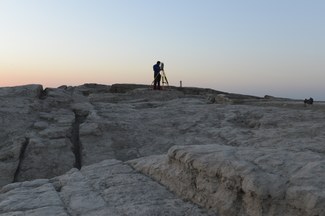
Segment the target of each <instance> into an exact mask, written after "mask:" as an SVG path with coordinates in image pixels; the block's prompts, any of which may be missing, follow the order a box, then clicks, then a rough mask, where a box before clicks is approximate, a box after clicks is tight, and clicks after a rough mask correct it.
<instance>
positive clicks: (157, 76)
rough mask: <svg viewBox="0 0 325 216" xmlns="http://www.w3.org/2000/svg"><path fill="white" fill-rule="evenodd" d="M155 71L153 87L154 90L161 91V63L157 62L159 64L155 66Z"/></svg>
mask: <svg viewBox="0 0 325 216" xmlns="http://www.w3.org/2000/svg"><path fill="white" fill-rule="evenodd" d="M153 71H154V81H153V82H154V85H153V89H154V90H160V79H161V75H160V71H161V68H160V61H157V64H155V65H154V66H153Z"/></svg>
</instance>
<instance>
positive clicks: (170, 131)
mask: <svg viewBox="0 0 325 216" xmlns="http://www.w3.org/2000/svg"><path fill="white" fill-rule="evenodd" d="M324 119H325V104H324V103H321V102H318V101H315V103H314V104H313V105H312V106H306V107H305V106H304V105H303V101H302V100H301V101H296V100H290V99H285V98H281V99H280V98H276V97H266V98H259V97H254V96H247V95H240V94H231V93H226V92H221V91H215V90H212V89H200V88H176V87H170V88H169V89H168V90H164V91H153V90H151V89H150V88H149V86H146V85H135V84H134V85H133V84H116V85H112V86H107V85H99V84H85V85H82V86H76V87H70V86H61V87H59V88H46V89H43V87H42V86H41V85H26V86H19V87H8V88H0V123H1V124H0V188H1V187H2V189H1V190H2V194H6V195H3V197H5V196H7V195H10V194H7V192H5V190H6V189H4V188H7V187H11V186H9V185H12V184H11V183H14V184H13V185H15V187H16V189H15V190H13V191H12V193H13V192H14V191H16V192H17V193H15V197H16V198H17V199H18V198H19V197H20V195H21V197H24V196H26V197H28V195H27V194H28V192H26V191H25V189H26V187H25V186H24V184H30V183H31V182H34V180H35V181H36V183H35V182H34V183H31V184H40V185H39V186H35V187H34V186H31V187H29V186H28V187H27V188H29V189H33V192H31V194H33V193H35V194H39V193H43V192H42V191H45V192H46V193H52V192H51V190H52V189H51V190H50V188H51V187H54V191H53V192H54V193H56V195H53V196H52V195H51V196H49V197H50V198H51V199H53V205H54V207H55V208H52V207H53V206H52V207H51V209H50V210H49V208H48V207H49V205H47V204H44V206H43V207H39V208H38V207H37V209H36V208H30V209H25V208H24V207H21V208H20V207H19V208H16V207H15V209H16V210H17V212H23V213H17V215H19V214H27V215H33V214H35V215H37V214H38V215H42V214H41V213H38V212H36V213H34V212H35V211H41V212H43V211H44V212H47V211H53V212H55V213H53V214H52V215H59V214H61V212H62V215H64V214H70V213H69V211H70V210H69V211H68V210H67V209H68V208H70V207H69V206H70V205H71V209H74V208H75V207H73V206H74V205H76V206H78V205H79V204H78V202H77V201H71V202H70V201H69V199H68V198H65V196H63V195H64V193H60V192H58V190H60V189H58V188H60V187H59V186H58V185H60V184H61V183H57V182H60V181H61V180H60V181H59V180H58V181H54V179H57V178H61V179H64V178H65V177H64V176H68V177H66V179H73V178H74V176H77V177H76V178H77V179H76V180H75V181H72V180H71V182H70V183H71V184H70V183H69V184H68V183H67V184H63V187H62V188H64V187H66V189H67V188H75V190H77V188H78V186H77V185H78V184H79V183H78V182H79V180H80V179H84V178H85V177H84V173H83V170H86V168H85V167H92V166H94V167H93V169H95V168H98V167H97V165H96V164H100V163H101V162H102V161H107V160H118V161H120V162H119V163H122V164H123V162H126V161H129V160H132V162H131V164H132V165H133V166H134V167H136V168H137V169H138V170H141V172H143V173H146V174H147V175H150V176H152V177H153V178H155V179H157V181H160V182H161V183H163V184H165V185H166V186H168V187H169V188H170V189H171V190H173V191H175V193H177V194H179V196H180V198H184V199H191V200H192V201H194V202H196V203H198V204H199V205H201V206H203V207H206V208H211V209H213V211H214V212H217V213H218V214H220V215H277V214H278V213H279V214H280V213H281V212H282V213H286V214H288V215H295V214H296V215H317V214H318V215H324V213H323V212H324V210H323V209H324V207H323V206H324V195H323V194H324V182H323V179H324V176H323V174H322V173H324V164H323V163H324V157H325V156H324V154H325V147H324V143H325V130H324V127H325V122H324ZM173 146H177V147H173ZM180 146H183V147H180ZM200 149H201V150H202V151H200ZM180 152H182V153H181V154H182V155H184V157H185V156H186V158H187V159H186V158H185V159H184V158H183V159H184V160H183V159H182V157H178V155H179V154H180ZM210 153H211V154H210ZM154 155H160V156H157V157H156V156H154ZM148 157H149V159H148ZM188 159H189V160H188ZM203 159H204V160H203ZM121 161H122V162H121ZM135 161H136V162H135ZM194 161H195V164H194ZM200 163H201V165H198V164H200ZM124 165H125V164H124ZM167 167H169V168H167ZM71 169H72V170H73V171H70V170H71ZM153 169H154V171H153ZM169 169H170V170H169ZM78 170H81V171H78ZM148 170H149V171H150V172H149V171H148ZM211 170H214V171H211ZM173 172H174V174H175V173H176V174H177V175H176V174H175V175H176V176H170V178H168V179H167V180H169V182H168V181H167V180H164V179H166V178H167V177H166V176H168V175H172V173H173ZM213 172H216V173H217V174H218V175H216V176H211V175H212V174H211V173H213ZM65 173H68V174H65ZM234 173H235V174H234ZM101 175H102V176H105V173H101ZM101 175H96V178H102V177H101ZM138 175H139V174H138ZM58 176H60V177H58ZM78 176H79V177H80V179H79V177H78ZM202 176H203V177H202ZM234 176H235V177H234ZM178 177H179V178H180V179H179V178H178ZM103 178H104V177H103ZM105 178H106V177H105ZM107 178H111V177H107ZM130 178H133V177H130ZM188 178H190V179H188ZM39 179H48V180H46V181H47V183H44V182H42V181H43V180H39ZM78 179H79V180H78ZM195 179H197V180H195ZM244 179H246V180H245V181H244ZM25 181H27V182H25ZM62 181H63V180H62ZM69 181H70V180H67V182H69ZM80 181H81V180H80ZM87 181H88V180H87ZM179 181H180V182H179ZM28 182H29V183H28ZM72 182H75V185H74V183H72ZM82 182H83V181H81V183H80V185H84V183H82ZM192 182H194V183H195V184H194V186H193V185H192V186H193V187H190V188H188V189H187V187H188V185H191V184H192ZM190 183H191V184H190ZM150 184H151V183H150ZM66 185H69V187H67V186H66ZM173 185H178V186H179V188H176V189H178V190H179V191H177V190H176V189H175V187H173ZM36 188H37V189H36ZM34 189H35V190H34ZM174 189H175V190H174ZM105 190H106V189H105ZM107 190H109V189H107ZM112 190H113V188H112ZM116 190H118V189H116ZM150 190H151V189H150ZM91 191H93V192H89V195H90V194H91V196H93V197H94V199H97V198H98V197H97V195H96V194H97V193H98V190H97V189H96V190H95V191H94V190H91ZM63 192H65V190H63ZM76 193H77V192H76ZM211 193H212V195H211ZM19 194H20V195H19ZM147 195H148V196H149V197H150V196H151V195H150V193H149V194H146V195H143V198H142V199H146V196H147ZM33 196H34V195H33ZM67 196H68V195H67ZM69 196H70V195H69ZM114 196H115V195H114ZM128 196H130V195H129V194H128V195H125V197H128ZM139 196H140V197H142V195H141V194H139ZM56 197H59V198H60V199H59V198H56ZM78 197H79V195H78ZM101 197H105V195H101ZM207 197H210V198H209V199H207ZM220 197H228V198H229V199H221V198H220ZM115 198H116V199H119V198H118V196H117V195H116V196H115ZM55 199H58V200H57V201H55ZM78 199H89V197H88V198H87V197H84V198H80V197H79V198H78ZM98 199H99V198H98ZM103 199H104V200H105V198H103ZM3 200H4V201H3V202H2V204H3V205H5V203H7V202H9V201H8V200H6V199H3ZM207 200H208V201H207ZM216 200H217V201H216ZM59 201H61V202H62V203H63V204H59ZM111 201H112V200H111ZM111 201H109V202H111ZM105 202H107V201H105ZM112 202H113V201H112ZM168 202H169V201H168ZM31 203H32V202H31ZM98 203H101V201H98ZM103 203H104V202H103ZM166 205H167V204H166ZM168 205H169V204H168ZM170 205H171V204H170ZM85 206H86V205H85ZM103 206H104V204H103ZM105 206H106V204H105ZM106 207H107V206H106ZM106 207H105V208H106ZM165 207H166V206H165ZM165 207H164V208H165ZM8 208H9V207H8ZM62 208H63V210H62ZM166 208H167V207H166ZM0 209H1V208H0ZM75 209H77V208H75ZM98 209H100V210H98ZM98 209H97V208H96V209H95V210H96V211H97V210H98V211H100V212H102V211H105V210H102V209H104V207H103V208H102V207H100V206H99V207H98ZM284 209H287V210H284ZM1 210H2V209H1ZM16 210H13V211H11V210H6V211H3V213H2V214H4V215H6V214H9V215H15V214H16V213H12V212H14V211H16ZM29 210H30V211H31V212H28V211H29ZM95 210H94V212H95ZM111 210H112V209H110V210H109V211H111ZM115 210H116V209H113V210H112V211H115ZM137 210H138V211H140V210H141V208H137ZM74 211H77V210H71V212H74ZM87 211H88V210H85V211H83V212H87ZM90 211H93V210H89V212H90ZM127 211H129V210H127ZM132 211H133V210H132ZM159 211H161V212H163V209H162V208H161V209H160V210H159ZM184 211H185V210H184ZM286 211H287V212H286ZM10 212H11V213H10ZM130 212H131V210H130ZM156 213H157V212H156ZM156 213H154V215H155V214H156ZM217 213H216V214H217ZM48 214H49V215H51V213H48ZM73 214H78V213H73ZM83 214H84V213H83ZM94 214H95V213H94ZM135 214H136V213H135ZM157 215H159V213H157ZM162 215H163V214H162ZM280 215H281V214H280Z"/></svg>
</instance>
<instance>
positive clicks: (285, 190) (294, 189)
mask: <svg viewBox="0 0 325 216" xmlns="http://www.w3.org/2000/svg"><path fill="white" fill-rule="evenodd" d="M129 163H130V164H131V165H132V166H133V167H134V168H136V169H137V170H139V171H141V172H143V173H145V174H147V175H149V176H151V177H152V178H154V179H155V180H157V181H159V182H161V183H162V184H163V185H165V186H167V187H168V188H169V189H170V190H172V191H174V192H175V193H177V194H178V195H179V196H180V197H183V198H186V199H190V200H192V201H193V202H195V203H198V204H200V205H201V206H204V207H206V208H209V209H214V210H215V211H216V212H219V213H220V215H288V216H289V215H292V216H314V215H325V189H324V185H325V159H324V157H323V156H322V155H321V154H318V153H314V152H310V151H307V152H297V151H290V150H287V149H274V148H252V147H231V146H224V145H216V144H211V145H196V146H174V147H172V148H171V149H170V150H169V152H168V154H167V155H160V156H149V157H146V158H139V159H135V160H132V161H130V162H129Z"/></svg>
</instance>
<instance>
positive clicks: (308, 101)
mask: <svg viewBox="0 0 325 216" xmlns="http://www.w3.org/2000/svg"><path fill="white" fill-rule="evenodd" d="M313 103H314V99H313V98H309V99H305V100H304V104H305V105H306V104H310V105H312V104H313Z"/></svg>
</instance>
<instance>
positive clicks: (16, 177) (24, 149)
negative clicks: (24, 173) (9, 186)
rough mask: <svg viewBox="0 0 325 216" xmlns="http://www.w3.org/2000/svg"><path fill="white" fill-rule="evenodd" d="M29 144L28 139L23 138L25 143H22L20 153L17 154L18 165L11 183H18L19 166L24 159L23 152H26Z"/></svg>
mask: <svg viewBox="0 0 325 216" xmlns="http://www.w3.org/2000/svg"><path fill="white" fill-rule="evenodd" d="M28 144H29V138H27V137H26V138H25V141H24V142H23V143H22V146H21V148H20V153H19V163H18V166H17V169H16V171H15V174H14V179H13V182H18V181H19V180H18V178H19V174H20V169H21V165H22V163H23V160H24V158H25V152H26V148H27V146H28Z"/></svg>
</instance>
